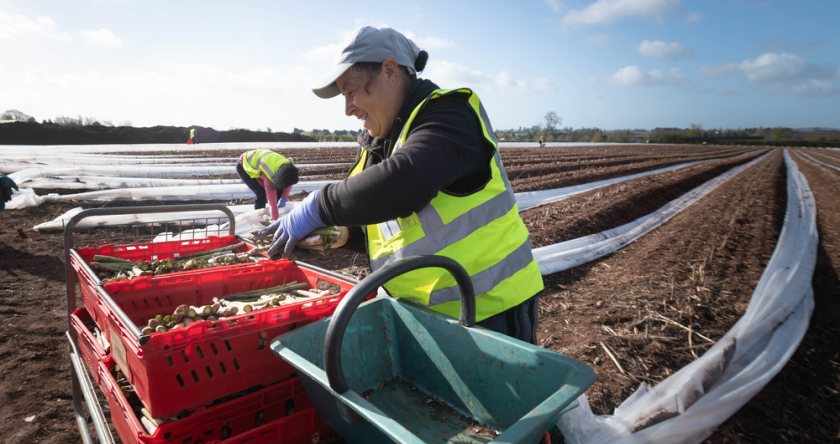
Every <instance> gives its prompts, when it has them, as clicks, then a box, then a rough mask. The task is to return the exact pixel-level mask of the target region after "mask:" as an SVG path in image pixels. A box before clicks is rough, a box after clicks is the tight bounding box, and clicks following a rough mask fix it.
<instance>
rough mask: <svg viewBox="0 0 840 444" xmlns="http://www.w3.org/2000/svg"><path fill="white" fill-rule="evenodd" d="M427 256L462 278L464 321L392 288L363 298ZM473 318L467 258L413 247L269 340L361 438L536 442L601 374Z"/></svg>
mask: <svg viewBox="0 0 840 444" xmlns="http://www.w3.org/2000/svg"><path fill="white" fill-rule="evenodd" d="M423 267H441V268H444V269H446V270H448V271H449V272H450V273H452V275H453V276H454V277H455V279H456V281H457V282H458V286H459V287H460V289H461V316H460V321H456V320H454V319H451V318H449V317H447V316H444V315H441V314H439V313H436V312H434V311H432V310H429V309H428V308H426V307H422V306H419V305H416V304H412V303H407V302H401V301H398V300H396V299H392V298H389V297H378V298H374V299H371V300H369V301H367V302H365V303H363V304H362V301H364V299H365V298H366V297H367V296H368V295H369V294H371V293H372V292H375V291H376V290H377V289H378V288H379V286H381V285H382V284H384V283H386V282H388V281H389V280H390V279H392V278H394V277H395V276H398V275H400V274H402V273H405V272H408V271H411V270H414V269H417V268H423ZM360 304H361V305H360ZM459 324H460V325H459ZM474 324H475V294H474V291H473V286H472V282H471V281H470V278H469V275H467V273H466V272H465V271H464V269H463V268H462V267H461V266H460V265H459V264H458V263H457V262H455V261H453V260H452V259H449V258H446V257H442V256H415V257H410V258H405V259H402V260H399V261H396V262H394V263H393V264H391V265H389V266H386V267H383V268H382V269H380V270H377V271H376V272H374V273H371V274H370V276H368V277H367V278H366V279H364V280H363V281H361V282H360V283H359V284H358V285H357V286H356V287H354V288H353V289H352V290H351V291H350V292H349V293H348V294H347V296H345V297H344V299H343V300H342V301H341V303H339V305H338V308H337V309H336V311H335V314H334V315H333V316H332V317H331V318H327V319H324V320H322V321H319V322H315V323H312V324H308V325H306V326H304V327H301V328H298V329H296V330H292V331H290V332H288V333H285V334H283V335H281V336H278V337H277V338H275V339H274V340H273V341H272V343H271V348H272V350H274V352H275V353H277V354H278V355H279V356H280V357H281V358H283V359H284V360H286V361H287V362H289V363H290V364H291V365H292V366H294V367H295V368H296V369H297V370H298V375H299V376H300V378H301V380H302V381H303V384H304V387H305V388H306V391H307V392H308V394H309V396H310V398H311V399H312V402H313V404H314V405H315V407H316V409H317V410H318V413H319V414H320V415H321V417H322V418H323V419H324V420H325V421H326V422H327V424H329V425H330V427H332V428H333V429H334V430H335V431H336V432H338V434H339V435H341V437H342V438H344V439H345V440H347V441H349V442H353V443H373V442H399V443H426V442H452V443H455V442H457V443H486V442H511V443H512V442H516V443H535V442H537V441H538V440H539V439H540V437H542V435H543V434H544V433H545V431H547V430H548V429H549V428H551V427H552V426H553V424H554V423H555V422H556V421H557V419H558V418H559V416H560V415H561V414H562V413H563V412H564V411H565V410H568V409H569V408H571V407H573V406H574V405H576V404H574V401H575V399H576V398H577V397H578V395H580V394H581V393H583V392H584V391H585V390H586V389H587V388H588V387H589V386H590V385H592V383H593V382H595V373H594V372H593V371H592V369H590V368H589V367H587V366H586V365H585V364H583V363H582V362H580V361H577V360H575V359H572V358H569V357H566V356H563V355H561V354H558V353H555V352H552V351H550V350H546V349H543V348H541V347H538V346H536V345H533V344H528V343H525V342H522V341H519V340H517V339H514V338H511V337H508V336H505V335H503V334H501V333H496V332H494V331H490V330H487V329H484V328H480V327H473V325H474Z"/></svg>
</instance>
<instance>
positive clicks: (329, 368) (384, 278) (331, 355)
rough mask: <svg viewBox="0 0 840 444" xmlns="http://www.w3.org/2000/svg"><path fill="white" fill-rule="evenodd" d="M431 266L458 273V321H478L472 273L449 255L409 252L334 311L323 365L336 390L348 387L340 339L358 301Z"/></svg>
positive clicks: (465, 323)
mask: <svg viewBox="0 0 840 444" xmlns="http://www.w3.org/2000/svg"><path fill="white" fill-rule="evenodd" d="M429 267H437V268H443V269H445V270H447V271H449V272H450V273H451V274H452V276H453V277H455V281H456V282H457V283H458V288H459V289H460V290H461V315H460V319H459V321H458V322H459V323H460V324H461V325H463V326H464V327H472V326H473V325H475V289H474V288H473V284H472V280H471V279H470V275H469V274H467V271H466V270H464V267H462V266H461V264H459V263H458V262H456V261H455V260H453V259H450V258H448V257H445V256H434V255H429V256H409V257H406V258H403V259H399V260H396V261H394V262H392V263H390V264H388V265H386V266H384V267H382V268H380V269H379V270H376V271H374V272H373V273H371V274H370V275H368V277H366V278H365V279H363V280H362V281H361V282H359V285H357V286H355V287H353V289H352V290H350V291H349V292H348V293H347V295H346V296H345V297H344V298H343V299H342V300H341V302H340V303H339V304H338V307H337V308H336V310H335V314H334V315H333V317H332V319H330V324H329V326H327V332H326V334H325V336H324V369H325V370H326V372H327V379H328V380H329V382H330V387H332V389H333V390H335V391H336V392H337V393H344V392H346V391H347V381H345V379H344V373H343V372H342V371H341V343H342V341H343V340H344V331H345V329H346V328H347V324H349V323H350V318H351V317H352V316H353V313H354V312H355V311H356V308H357V307H358V306H359V304H361V303H362V301H364V300H365V297H366V296H367V295H369V294H370V293H372V292H375V291H376V290H377V289H378V288H379V287H380V286H382V285H383V284H385V283H386V282H388V281H390V280H391V279H393V278H395V277H397V276H399V275H401V274H403V273H407V272H409V271H412V270H416V269H418V268H429Z"/></svg>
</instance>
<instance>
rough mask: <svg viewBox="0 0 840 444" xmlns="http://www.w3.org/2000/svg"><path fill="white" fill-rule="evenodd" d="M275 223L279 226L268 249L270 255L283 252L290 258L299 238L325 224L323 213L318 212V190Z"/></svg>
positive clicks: (273, 255) (284, 256)
mask: <svg viewBox="0 0 840 444" xmlns="http://www.w3.org/2000/svg"><path fill="white" fill-rule="evenodd" d="M274 225H277V227H276V229H275V232H274V241H273V242H272V243H271V248H269V249H268V256H269V257H271V258H272V259H273V258H274V257H275V256H277V255H278V254H281V253H282V257H283V258H288V257H289V255H290V254H291V253H292V250H294V249H295V245H297V243H298V241H299V240H301V239H303V238H304V237H306V236H307V235H308V234H309V233H311V232H313V231H314V230H316V229H317V228H320V227H323V226H324V222H323V221H322V220H321V215H320V214H319V213H318V191H313V192H312V193H309V196H306V199H303V202H301V203H299V204H297V205H295V207H294V208H292V210H291V211H290V212H289V214H287V215H285V216H283V217H281V218H280V219H278V220H277V222H275V223H274V224H272V226H274ZM269 228H271V227H269Z"/></svg>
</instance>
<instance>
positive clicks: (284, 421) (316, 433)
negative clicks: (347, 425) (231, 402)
mask: <svg viewBox="0 0 840 444" xmlns="http://www.w3.org/2000/svg"><path fill="white" fill-rule="evenodd" d="M335 436H336V433H335V432H334V431H333V430H332V429H331V428H330V427H329V426H328V425H327V423H325V422H324V421H323V420H322V419H321V418H320V417H319V416H318V412H317V411H316V410H315V408H314V407H313V408H308V409H306V410H304V411H302V412H300V413H295V414H294V415H290V416H287V417H285V418H280V419H275V420H274V421H271V422H269V423H268V424H265V425H261V426H259V427H257V428H255V429H253V430H250V431H247V432H245V433H241V434H239V435H236V436H233V437H231V438H228V439H225V440H221V441H210V443H212V444H268V443H273V444H313V443H318V442H320V441H321V440H324V439H327V438H332V437H335ZM208 444H209V443H208Z"/></svg>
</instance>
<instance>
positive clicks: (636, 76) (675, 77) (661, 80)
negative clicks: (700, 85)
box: [609, 65, 691, 86]
mask: <svg viewBox="0 0 840 444" xmlns="http://www.w3.org/2000/svg"><path fill="white" fill-rule="evenodd" d="M609 81H610V83H613V84H615V85H620V86H637V85H643V86H667V85H685V84H688V83H691V82H690V81H689V79H688V78H686V77H685V75H683V73H682V71H680V70H679V69H677V68H674V69H671V70H670V71H668V72H665V73H663V72H662V71H660V70H658V69H652V70H650V71H647V72H645V71H642V70H641V68H639V67H638V66H635V65H630V66H625V67H623V68H620V69H619V70H618V71H616V72H615V73H613V75H611V76H610V78H609Z"/></svg>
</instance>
